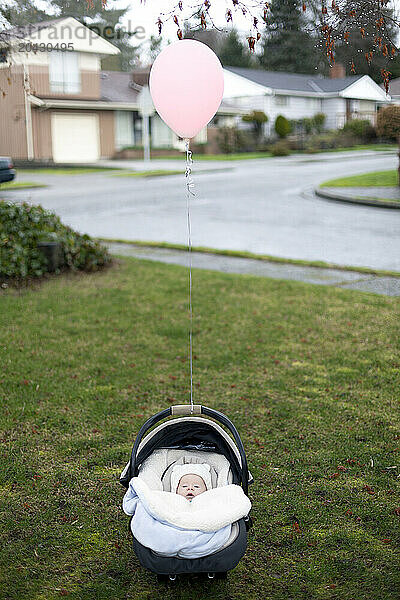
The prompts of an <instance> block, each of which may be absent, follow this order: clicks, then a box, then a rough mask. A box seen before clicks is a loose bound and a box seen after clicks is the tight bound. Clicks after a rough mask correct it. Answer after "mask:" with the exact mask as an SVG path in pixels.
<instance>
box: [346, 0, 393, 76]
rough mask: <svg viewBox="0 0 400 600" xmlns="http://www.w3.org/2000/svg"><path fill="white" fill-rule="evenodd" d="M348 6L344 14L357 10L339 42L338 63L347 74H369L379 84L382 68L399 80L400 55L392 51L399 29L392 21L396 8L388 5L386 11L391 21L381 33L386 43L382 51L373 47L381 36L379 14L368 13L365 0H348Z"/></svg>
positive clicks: (387, 22) (383, 41)
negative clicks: (392, 53)
mask: <svg viewBox="0 0 400 600" xmlns="http://www.w3.org/2000/svg"><path fill="white" fill-rule="evenodd" d="M347 5H348V6H347V7H346V6H344V7H343V11H344V12H348V13H350V10H354V11H355V16H354V18H352V19H349V22H348V26H347V27H346V31H345V32H343V33H342V34H341V35H340V36H338V37H337V39H336V44H335V46H336V48H335V61H336V62H339V63H342V64H343V65H344V66H345V68H346V73H347V75H350V74H352V73H354V72H355V73H357V75H360V74H361V75H369V76H370V77H372V79H374V80H375V81H376V82H377V83H381V82H382V74H381V69H387V70H388V71H391V73H392V77H399V76H400V59H399V56H398V52H396V53H395V56H394V57H392V56H391V48H392V47H394V45H395V44H396V41H397V40H396V38H397V35H398V27H397V26H396V24H395V23H394V22H391V20H390V17H392V18H393V17H394V8H393V7H390V6H387V7H386V8H385V9H384V10H385V13H386V15H387V16H388V17H389V18H388V19H387V20H386V24H385V26H384V27H383V28H382V30H381V32H380V35H381V36H382V42H381V48H379V46H378V45H376V44H375V45H374V44H373V42H374V39H375V37H376V36H377V32H376V26H375V21H376V20H377V18H378V15H376V17H374V15H373V11H372V12H371V13H367V14H366V13H365V2H363V0H356V1H354V0H351V1H350V0H348V3H347ZM373 8H374V7H372V9H373ZM391 42H393V44H392V43H391ZM385 45H386V49H387V54H386V56H385V55H384V54H383V53H382V50H383V49H384V46H385ZM371 51H372V55H371V56H370V57H369V60H367V59H366V55H367V54H369V53H370V52H371ZM384 51H385V50H384ZM385 53H386V51H385Z"/></svg>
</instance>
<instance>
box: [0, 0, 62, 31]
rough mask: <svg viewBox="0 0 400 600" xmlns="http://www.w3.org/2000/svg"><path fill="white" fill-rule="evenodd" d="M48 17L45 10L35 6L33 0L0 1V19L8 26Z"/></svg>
mask: <svg viewBox="0 0 400 600" xmlns="http://www.w3.org/2000/svg"><path fill="white" fill-rule="evenodd" d="M49 18H51V17H50V16H49V14H48V13H47V12H46V11H44V10H39V9H38V8H37V6H36V4H35V2H34V0H18V1H17V2H16V3H14V4H11V3H10V2H0V20H1V22H2V23H4V25H6V26H8V27H22V26H24V25H27V24H28V23H38V22H39V21H46V20H47V19H49Z"/></svg>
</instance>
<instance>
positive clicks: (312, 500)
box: [0, 259, 400, 600]
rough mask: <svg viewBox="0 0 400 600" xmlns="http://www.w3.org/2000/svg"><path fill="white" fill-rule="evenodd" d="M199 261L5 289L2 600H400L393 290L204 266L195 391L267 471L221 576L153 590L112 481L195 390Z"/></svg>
mask: <svg viewBox="0 0 400 600" xmlns="http://www.w3.org/2000/svg"><path fill="white" fill-rule="evenodd" d="M187 296H188V274H187V270H186V269H185V268H182V267H177V266H172V265H162V264H160V263H151V262H146V261H139V260H134V259H125V260H120V261H118V263H117V264H116V265H115V266H114V267H112V268H110V269H108V270H105V271H103V272H100V273H95V274H90V275H83V274H77V275H74V274H71V275H63V276H59V277H55V278H52V279H50V280H49V281H47V282H44V283H43V284H42V285H39V284H38V285H37V286H35V288H34V289H28V290H24V289H22V290H16V289H11V288H8V289H6V290H3V291H2V292H1V293H0V364H1V367H0V368H1V371H0V383H1V400H2V411H1V413H0V421H1V432H0V438H1V447H2V458H1V461H2V462H1V469H0V477H1V481H0V513H1V514H0V518H1V523H2V526H1V530H0V546H1V551H0V589H1V590H2V593H3V596H2V597H4V598H7V600H53V599H57V598H60V596H65V597H68V598H71V599H73V600H89V599H90V600H95V599H96V600H103V599H104V600H106V599H107V600H109V599H113V600H123V599H128V598H129V599H135V600H153V599H154V598H157V597H160V598H162V599H163V600H164V599H165V600H176V599H178V598H179V599H181V600H190V599H199V598H201V599H203V598H204V599H206V598H207V599H209V600H228V599H230V600H247V599H251V600H253V599H254V600H264V599H265V600H266V599H268V600H270V599H271V600H288V599H293V600H294V599H296V600H298V599H304V600H305V599H318V600H339V599H340V600H351V599H353V600H378V599H379V600H389V599H390V600H397V598H398V590H399V586H400V572H399V568H398V566H399V561H400V551H399V543H400V529H399V525H400V495H399V478H398V475H399V473H400V464H399V453H398V450H399V439H400V428H399V425H400V416H399V410H398V398H399V392H398V390H399V384H400V377H399V367H400V347H399V346H400V343H399V340H400V320H399V309H400V299H399V298H390V297H383V296H378V295H374V294H366V293H360V292H355V291H350V290H344V289H335V288H331V287H328V286H327V287H324V286H312V285H308V284H304V283H297V282H284V281H278V280H269V279H265V278H257V277H253V276H240V275H228V274H221V273H215V272H208V271H200V270H198V271H195V272H194V277H193V303H194V337H193V344H194V355H195V360H194V400H195V402H196V403H202V404H204V405H207V406H211V407H213V408H216V409H218V410H220V411H222V412H224V413H226V414H227V415H228V416H229V417H230V418H231V419H232V421H233V422H234V424H235V425H236V426H237V428H238V430H239V432H240V433H241V435H242V437H243V442H244V445H245V448H246V450H247V454H248V460H249V465H250V469H251V471H252V473H253V475H254V478H255V483H254V485H253V486H252V487H251V489H250V491H251V499H252V502H253V515H254V518H255V526H254V529H253V530H252V531H251V533H250V535H249V540H248V549H247V552H246V555H245V557H244V559H243V560H242V561H241V562H240V563H239V565H238V567H237V568H236V569H235V570H234V571H233V572H232V573H231V574H230V575H229V579H228V581H227V582H218V581H217V582H209V581H207V580H205V581H204V580H203V579H201V578H199V577H193V578H190V579H189V578H183V580H182V581H181V582H178V583H177V584H176V585H175V586H172V587H171V588H168V587H164V586H163V585H158V584H157V583H156V580H155V576H154V575H152V574H150V573H148V572H146V571H144V570H143V569H142V568H141V567H140V565H139V563H138V561H137V559H136V558H135V556H134V554H133V551H132V549H131V541H130V537H129V534H128V518H127V517H126V516H125V515H124V514H123V513H122V510H121V507H120V505H121V500H122V496H123V489H122V488H121V487H120V486H119V484H118V481H117V479H118V476H119V473H120V471H121V470H122V468H123V467H124V465H125V463H126V461H127V460H128V457H129V455H130V451H131V444H132V442H133V439H134V436H135V434H136V433H137V431H138V429H139V427H140V426H141V424H142V423H143V421H144V420H145V419H146V418H147V417H149V416H151V415H152V414H154V413H155V412H157V411H159V410H161V409H163V408H166V407H167V406H169V405H170V404H178V403H186V402H187V400H188V385H189V378H188V363H187V360H186V357H187V346H188V333H187V328H188V313H187Z"/></svg>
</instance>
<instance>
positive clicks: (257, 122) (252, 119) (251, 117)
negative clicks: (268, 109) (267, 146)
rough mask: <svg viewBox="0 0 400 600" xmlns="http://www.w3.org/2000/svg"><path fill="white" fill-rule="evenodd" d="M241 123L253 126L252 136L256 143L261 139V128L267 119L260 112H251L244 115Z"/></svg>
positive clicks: (263, 113)
mask: <svg viewBox="0 0 400 600" xmlns="http://www.w3.org/2000/svg"><path fill="white" fill-rule="evenodd" d="M242 121H244V122H245V123H252V124H253V131H254V135H255V137H256V139H257V141H258V142H260V140H261V138H262V126H263V124H264V123H267V122H268V117H267V115H266V114H265V112H263V111H262V110H253V111H252V112H251V113H250V114H248V115H244V116H243V117H242Z"/></svg>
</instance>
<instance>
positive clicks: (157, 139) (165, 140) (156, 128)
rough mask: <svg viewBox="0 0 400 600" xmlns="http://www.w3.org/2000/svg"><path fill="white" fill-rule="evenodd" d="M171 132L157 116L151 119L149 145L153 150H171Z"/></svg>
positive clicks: (172, 137) (172, 134) (172, 140)
mask: <svg viewBox="0 0 400 600" xmlns="http://www.w3.org/2000/svg"><path fill="white" fill-rule="evenodd" d="M174 137H176V136H174V133H173V131H172V130H171V129H170V128H169V127H168V125H166V124H165V123H164V121H162V120H161V119H160V117H159V116H158V115H154V117H152V118H151V145H152V146H153V148H171V146H173V142H174Z"/></svg>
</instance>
